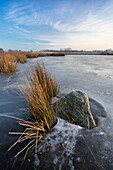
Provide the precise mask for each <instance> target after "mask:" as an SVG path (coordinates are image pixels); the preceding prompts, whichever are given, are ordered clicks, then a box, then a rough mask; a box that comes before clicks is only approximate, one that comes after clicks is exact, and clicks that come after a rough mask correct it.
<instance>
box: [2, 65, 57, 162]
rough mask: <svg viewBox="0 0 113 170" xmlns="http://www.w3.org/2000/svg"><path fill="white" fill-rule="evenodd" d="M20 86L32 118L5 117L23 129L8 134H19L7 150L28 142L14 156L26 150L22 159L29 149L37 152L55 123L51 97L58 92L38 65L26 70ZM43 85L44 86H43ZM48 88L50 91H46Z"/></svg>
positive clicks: (43, 69)
mask: <svg viewBox="0 0 113 170" xmlns="http://www.w3.org/2000/svg"><path fill="white" fill-rule="evenodd" d="M21 81H22V84H21V85H19V87H18V88H19V90H20V91H21V92H22V94H23V95H24V97H25V99H26V100H27V102H28V105H29V111H30V113H31V115H32V118H31V119H30V120H29V121H25V120H23V119H19V118H15V117H13V116H7V115H3V114H2V115H1V116H7V117H10V118H14V119H17V120H19V124H20V125H22V126H24V127H25V130H24V132H10V134H20V135H21V136H20V137H19V139H18V140H17V141H16V142H15V143H14V144H13V145H12V146H11V147H10V148H9V150H10V149H11V148H12V147H14V146H15V145H16V144H17V143H21V142H23V141H26V140H27V141H28V142H27V144H26V146H25V147H24V148H23V149H22V150H21V151H19V152H18V153H17V154H16V155H15V157H16V156H18V155H19V154H20V153H22V152H23V151H25V150H26V152H25V155H24V159H25V158H26V155H27V153H28V152H29V150H30V149H35V152H37V147H38V143H39V142H41V139H42V138H43V137H44V136H45V133H46V132H48V131H50V129H51V128H52V127H53V126H54V125H55V123H56V112H55V111H54V109H53V104H52V100H51V99H52V97H53V94H54V95H55V93H53V92H54V91H58V89H57V87H58V86H57V83H56V81H55V80H53V79H52V76H51V74H50V73H49V72H48V71H47V70H46V68H45V66H44V63H43V66H42V67H41V65H40V64H39V63H37V65H36V66H35V67H34V68H33V67H30V68H29V69H28V68H26V74H25V75H23V74H22V79H21ZM43 83H44V85H43ZM49 88H50V91H51V92H50V91H49V90H48V89H49ZM56 94H57V93H56Z"/></svg>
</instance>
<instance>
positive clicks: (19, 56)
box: [12, 52, 27, 64]
mask: <svg viewBox="0 0 113 170" xmlns="http://www.w3.org/2000/svg"><path fill="white" fill-rule="evenodd" d="M12 55H14V56H15V57H16V60H17V62H19V63H22V64H23V63H26V62H27V57H26V54H25V53H24V52H13V53H12Z"/></svg>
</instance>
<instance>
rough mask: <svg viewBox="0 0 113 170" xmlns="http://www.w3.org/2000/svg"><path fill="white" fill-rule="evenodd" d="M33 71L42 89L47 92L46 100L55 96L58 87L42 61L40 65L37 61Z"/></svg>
mask: <svg viewBox="0 0 113 170" xmlns="http://www.w3.org/2000/svg"><path fill="white" fill-rule="evenodd" d="M35 71H36V74H37V76H38V80H39V83H40V84H41V87H42V88H43V90H44V91H45V92H46V93H47V94H48V96H47V97H48V100H49V101H51V98H52V97H54V96H57V94H58V93H59V90H60V87H59V86H58V83H57V81H56V79H55V76H54V79H53V78H52V75H51V73H50V72H49V71H47V70H46V68H45V65H44V63H43V62H42V66H41V65H40V64H39V63H38V62H37V64H36V66H35Z"/></svg>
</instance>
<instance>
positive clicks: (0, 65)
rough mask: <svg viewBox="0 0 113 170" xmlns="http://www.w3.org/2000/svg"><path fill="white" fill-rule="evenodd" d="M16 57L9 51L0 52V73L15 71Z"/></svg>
mask: <svg viewBox="0 0 113 170" xmlns="http://www.w3.org/2000/svg"><path fill="white" fill-rule="evenodd" d="M16 64H17V61H16V58H15V56H12V55H11V54H9V53H1V54H0V73H12V72H15V71H16Z"/></svg>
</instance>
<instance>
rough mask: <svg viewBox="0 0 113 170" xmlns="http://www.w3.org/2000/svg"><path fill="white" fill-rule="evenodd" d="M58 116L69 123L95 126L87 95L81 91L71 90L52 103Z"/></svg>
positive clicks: (89, 126) (88, 126)
mask: <svg viewBox="0 0 113 170" xmlns="http://www.w3.org/2000/svg"><path fill="white" fill-rule="evenodd" d="M56 105H57V106H58V107H57V112H58V116H59V117H61V118H63V119H65V120H67V121H68V122H70V123H73V124H76V125H80V126H83V127H87V128H93V127H95V126H96V124H95V120H94V118H93V116H92V114H91V111H90V105H89V99H88V96H87V95H86V94H85V93H84V92H82V91H73V92H71V93H69V94H68V95H66V96H65V98H62V99H60V100H59V101H58V103H57V104H56V103H55V104H54V108H56Z"/></svg>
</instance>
